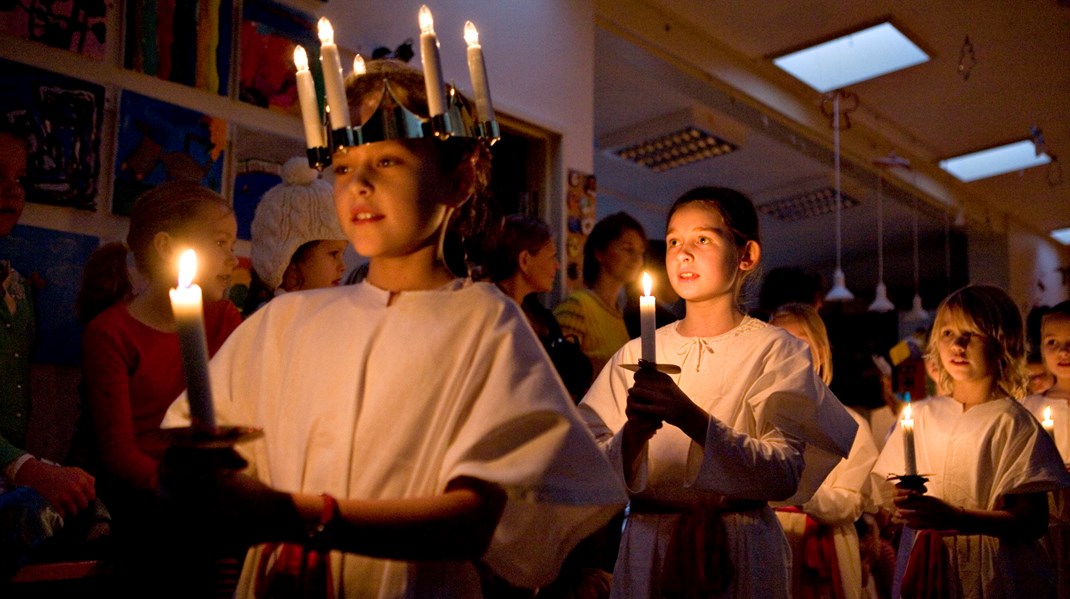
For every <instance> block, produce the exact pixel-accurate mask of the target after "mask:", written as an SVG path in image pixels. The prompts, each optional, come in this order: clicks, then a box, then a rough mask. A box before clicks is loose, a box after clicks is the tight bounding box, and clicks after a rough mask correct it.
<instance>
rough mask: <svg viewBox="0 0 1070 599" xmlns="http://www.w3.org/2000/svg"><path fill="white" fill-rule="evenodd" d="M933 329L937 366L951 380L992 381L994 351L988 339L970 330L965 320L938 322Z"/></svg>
mask: <svg viewBox="0 0 1070 599" xmlns="http://www.w3.org/2000/svg"><path fill="white" fill-rule="evenodd" d="M941 320H942V321H941V322H940V323H939V325H940V326H939V328H938V329H937V330H936V332H935V334H936V335H937V350H938V351H939V353H940V363H941V365H942V366H943V367H944V370H946V371H947V373H948V374H949V375H950V376H951V379H952V380H954V381H982V380H984V379H986V378H989V379H991V378H995V374H996V363H995V360H994V358H993V354H994V353H995V348H994V347H993V341H992V339H990V338H989V337H988V336H986V335H984V334H982V333H980V332H978V331H976V330H974V329H973V328H972V327H970V326H969V325H968V324H967V323H966V322H965V319H963V318H961V317H958V318H955V317H950V318H944V319H941Z"/></svg>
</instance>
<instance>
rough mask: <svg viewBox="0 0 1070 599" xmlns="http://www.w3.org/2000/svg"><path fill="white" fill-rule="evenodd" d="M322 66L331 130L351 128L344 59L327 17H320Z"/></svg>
mask: <svg viewBox="0 0 1070 599" xmlns="http://www.w3.org/2000/svg"><path fill="white" fill-rule="evenodd" d="M319 37H320V64H321V65H323V85H324V87H325V88H327V106H328V107H329V108H330V111H329V112H330V116H331V130H332V131H333V130H335V129H344V128H345V127H348V126H349V102H347V101H346V85H345V80H344V79H343V78H342V59H341V58H340V57H339V56H338V46H336V45H335V44H334V28H332V27H331V22H330V21H328V20H327V17H320V20H319Z"/></svg>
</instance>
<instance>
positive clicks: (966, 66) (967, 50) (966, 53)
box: [959, 35, 977, 81]
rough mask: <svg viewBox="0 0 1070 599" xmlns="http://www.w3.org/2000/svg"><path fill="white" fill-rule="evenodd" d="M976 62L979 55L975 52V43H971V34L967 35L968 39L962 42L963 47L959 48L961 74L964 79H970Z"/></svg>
mask: <svg viewBox="0 0 1070 599" xmlns="http://www.w3.org/2000/svg"><path fill="white" fill-rule="evenodd" d="M976 64H977V57H976V56H974V53H973V44H972V43H970V36H969V35H967V36H966V40H965V41H963V42H962V49H961V50H959V76H961V77H962V80H963V81H968V80H969V79H970V71H972V70H973V67H974V65H976Z"/></svg>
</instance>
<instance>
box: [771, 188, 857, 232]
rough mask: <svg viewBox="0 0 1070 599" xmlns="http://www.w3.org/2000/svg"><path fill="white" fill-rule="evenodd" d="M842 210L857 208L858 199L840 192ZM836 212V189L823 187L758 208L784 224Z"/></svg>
mask: <svg viewBox="0 0 1070 599" xmlns="http://www.w3.org/2000/svg"><path fill="white" fill-rule="evenodd" d="M840 202H841V204H840V207H841V209H842V210H846V209H848V208H851V207H852V206H857V205H859V204H860V203H861V202H859V201H858V198H855V197H854V196H852V195H849V194H847V193H845V192H843V191H842V190H841V191H840ZM834 210H836V188H834V187H821V188H819V189H814V190H811V191H806V192H803V193H796V194H794V195H790V196H788V197H785V198H780V199H778V200H774V201H772V202H769V203H767V204H762V205H760V206H758V212H761V213H762V214H768V215H769V216H772V217H774V218H776V219H778V220H782V221H784V222H789V223H793V222H797V221H800V220H805V219H808V218H813V217H815V216H821V215H822V214H828V213H830V212H833V211H834Z"/></svg>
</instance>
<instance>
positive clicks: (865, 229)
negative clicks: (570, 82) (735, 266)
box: [595, 0, 1070, 299]
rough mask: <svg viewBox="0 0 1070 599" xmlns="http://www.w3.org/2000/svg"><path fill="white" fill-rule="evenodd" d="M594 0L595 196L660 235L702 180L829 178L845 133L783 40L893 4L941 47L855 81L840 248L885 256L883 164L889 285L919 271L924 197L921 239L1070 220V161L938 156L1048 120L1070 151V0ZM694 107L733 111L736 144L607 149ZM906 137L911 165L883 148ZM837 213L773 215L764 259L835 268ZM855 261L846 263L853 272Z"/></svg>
mask: <svg viewBox="0 0 1070 599" xmlns="http://www.w3.org/2000/svg"><path fill="white" fill-rule="evenodd" d="M595 5H596V23H597V24H598V27H597V28H596V38H595V136H596V156H595V174H596V175H597V176H598V192H599V202H600V205H599V212H600V213H603V214H604V212H603V211H602V206H603V205H605V206H609V207H619V208H621V209H625V210H627V211H629V212H632V213H634V214H637V215H638V216H640V218H641V220H643V222H645V223H656V224H653V225H650V224H648V228H650V229H652V230H651V231H649V233H651V237H654V238H657V237H661V230H662V227H663V218H664V216H663V215H664V212H665V209H666V207H667V206H668V204H669V203H671V202H672V200H673V199H674V198H675V197H676V196H678V195H680V194H681V193H682V192H684V191H686V190H687V189H690V188H692V187H695V186H699V185H722V186H729V187H735V188H737V189H740V190H742V191H744V192H746V193H748V194H749V195H750V196H751V197H752V198H753V199H754V200H755V203H756V204H758V205H759V206H760V205H762V204H767V203H769V202H772V201H774V200H776V199H779V198H781V197H783V196H786V195H791V194H793V193H799V192H803V191H808V190H810V189H813V188H816V187H820V186H827V185H833V184H834V168H833V165H834V155H835V154H834V152H833V146H834V135H833V129H832V127H831V123H830V120H829V119H828V118H826V117H825V116H822V112H821V104H822V94H820V93H818V92H817V91H814V90H812V89H810V88H809V87H807V86H806V85H804V84H802V83H801V82H799V81H797V80H795V79H794V78H792V77H790V76H788V75H787V74H785V73H783V72H781V71H780V70H779V69H778V68H776V67H775V66H774V65H773V64H772V62H771V60H770V57H771V56H773V55H775V54H779V53H782V52H784V51H786V50H789V49H796V48H798V47H800V46H802V45H806V44H808V43H809V42H813V41H818V40H823V39H828V38H830V37H832V36H833V35H834V34H837V33H842V32H844V31H848V30H851V29H855V28H857V27H858V26H860V25H866V24H873V23H875V22H878V21H879V20H883V19H886V18H889V17H890V18H891V20H892V21H893V23H895V24H896V25H897V26H898V27H899V28H900V29H901V30H903V31H905V32H906V33H907V34H908V35H909V36H910V37H911V38H912V39H913V40H914V41H915V42H916V43H918V44H919V45H920V46H921V47H922V48H923V49H924V50H926V51H927V52H928V53H929V54H930V56H931V60H930V61H929V62H927V63H925V64H922V65H919V66H915V67H911V68H909V69H906V70H903V71H900V72H898V73H893V74H890V75H886V76H883V77H880V78H877V79H873V80H870V81H865V82H862V83H858V84H855V85H852V86H849V87H848V88H847V89H846V90H845V91H846V92H850V93H853V94H857V96H858V99H859V102H858V107H857V109H855V110H854V111H851V112H849V113H848V114H847V117H848V118H849V119H850V120H851V127H850V128H849V129H848V128H843V125H841V133H840V140H841V146H842V149H841V177H842V183H841V188H842V190H843V192H844V193H847V194H849V195H852V196H854V197H856V198H857V199H858V200H859V201H860V203H859V204H858V205H857V206H853V207H851V208H848V209H844V210H843V211H842V212H841V217H842V222H843V228H842V244H843V256H844V258H843V260H844V262H845V263H846V262H851V263H852V264H853V265H854V270H856V271H857V270H860V269H862V270H865V271H867V272H870V271H875V266H874V264H875V259H874V258H873V254H874V252H875V251H876V246H877V243H876V235H877V194H876V187H877V180H878V172H880V173H883V174H884V177H885V179H884V183H883V184H882V189H883V194H882V195H883V198H884V201H883V208H884V219H883V223H884V226H885V232H884V235H885V243H884V247H885V253H886V266H885V268H886V274H885V279H886V280H887V281H888V283H889V287H890V288H891V287H893V286H894V285H895V284H896V283H897V282H898V283H901V284H903V285H909V286H911V287H912V286H913V281H912V268H911V265H912V235H911V233H912V224H913V222H914V220H913V215H914V214H915V211H914V206H915V205H917V206H918V207H919V210H918V212H917V213H918V214H919V215H920V216H919V218H918V226H919V230H920V237H921V240H922V241H921V245H922V248H923V250H922V252H923V254H925V253H926V252H929V253H930V254H931V253H932V252H933V251H935V248H941V250H942V248H944V247H945V239H946V235H947V232H948V231H952V232H953V231H958V230H963V229H965V228H968V229H969V232H970V239H971V241H973V242H974V243H979V242H978V241H977V240H979V239H983V238H985V235H984V234H992V235H999V234H1001V233H1003V232H1005V231H1006V230H1007V229H1008V227H1010V226H1013V227H1016V228H1024V229H1027V230H1031V231H1033V232H1035V233H1037V234H1046V233H1047V232H1048V231H1050V230H1052V229H1055V228H1059V227H1067V226H1070V180H1066V177H1067V176H1070V172H1068V173H1066V176H1064V177H1063V182H1062V183H1061V184H1054V185H1053V184H1052V182H1051V181H1049V179H1050V178H1055V177H1056V176H1057V175H1058V173H1057V172H1056V171H1055V170H1054V169H1049V168H1045V167H1039V168H1034V169H1028V170H1026V171H1021V172H1014V173H1008V174H1005V175H1000V176H996V177H992V178H988V179H983V180H979V181H975V182H972V183H968V184H967V183H960V182H958V181H957V180H955V179H953V178H952V177H950V176H949V175H947V174H945V173H943V172H942V171H940V170H939V169H938V168H937V166H936V165H937V162H938V161H939V160H941V159H943V158H947V157H950V156H954V155H957V154H960V153H964V152H967V151H972V150H978V149H982V148H985V147H989V146H993V145H997V144H1000V143H1005V142H1009V141H1014V140H1018V139H1023V138H1026V137H1028V136H1029V131H1030V127H1031V126H1034V125H1036V126H1039V127H1040V128H1041V129H1042V130H1043V134H1044V138H1045V140H1046V142H1047V146H1048V150H1049V153H1050V154H1055V155H1059V154H1060V153H1062V154H1063V155H1065V156H1067V160H1068V161H1070V68H1067V65H1068V64H1070V5H1068V3H1067V2H1066V1H1065V0H1064V1H1062V2H1060V1H1057V0H1033V1H1030V2H1005V1H1003V0H977V1H974V2H968V3H966V2H938V3H934V2H929V1H917V0H895V1H890V0H874V1H869V2H848V1H830V0H809V1H799V0H767V1H765V2H716V1H712V0H618V1H614V0H597V1H596V3H595ZM966 36H969V40H970V42H971V44H972V46H973V50H974V55H975V57H976V64H975V66H973V68H972V70H971V71H970V73H969V77H968V78H964V77H962V76H961V75H960V74H959V71H958V65H959V62H960V55H961V52H962V49H963V45H964V41H965V39H966ZM696 107H698V108H700V109H701V110H702V111H704V112H707V113H709V114H710V115H712V118H713V119H714V122H718V121H725V122H727V123H729V124H730V125H729V127H728V129H729V130H732V131H733V135H735V136H736V137H739V138H741V139H739V140H738V141H737V140H730V141H735V142H736V143H738V144H739V146H740V149H739V150H738V151H736V152H732V153H730V154H726V155H723V156H720V157H716V158H712V159H708V160H703V161H699V162H695V163H692V164H690V165H686V166H683V167H679V168H675V169H671V170H667V171H663V172H660V173H655V172H653V171H650V170H649V169H646V168H645V167H642V166H639V165H636V164H634V163H631V162H628V161H625V160H623V159H621V158H619V157H617V156H615V155H614V154H612V153H611V152H609V151H607V150H609V149H611V148H609V147H607V146H608V142H605V140H607V139H609V138H614V137H617V136H619V134H620V133H621V132H622V131H624V132H627V131H630V130H635V129H636V128H637V127H636V125H637V124H639V123H643V122H645V121H649V120H651V119H654V120H657V119H658V118H659V117H663V116H664V115H667V114H670V113H674V112H676V111H678V110H681V109H688V108H696ZM738 130H742V131H738ZM597 140H603V141H601V142H599V141H597ZM614 143H615V142H614ZM892 152H894V153H895V154H896V155H897V156H900V157H905V158H907V159H908V160H909V162H910V166H909V167H906V168H904V167H902V166H893V167H881V166H878V165H875V164H874V162H873V161H874V160H875V159H879V158H885V157H888V156H889V155H890V153H892ZM1065 170H1068V171H1070V166H1067V168H1066V169H1065ZM960 212H961V214H960ZM964 217H965V218H964ZM835 222H836V220H835V213H834V212H832V213H829V214H825V215H823V216H816V217H812V218H808V219H805V220H802V221H798V222H793V223H787V222H781V221H779V220H777V219H774V218H772V217H769V216H766V215H762V221H761V225H762V228H763V230H762V235H763V239H764V242H765V255H764V256H763V261H764V262H765V264H766V268H767V269H768V268H771V267H776V266H789V265H796V266H802V267H804V268H808V269H812V270H818V271H824V270H828V272H822V274H824V275H825V276H826V277H828V276H830V274H831V268H830V265H832V264H834V263H835V260H836V241H835V237H836V235H835V231H836V228H835ZM975 232H977V234H976V235H975ZM922 262H923V263H924V262H933V263H936V262H938V263H939V268H938V269H937V270H939V271H940V272H941V273H943V272H944V270H945V260H944V255H943V251H941V252H940V256H939V259H928V258H923V259H922ZM845 270H848V269H847V267H846V266H845ZM923 276H924V275H923ZM851 277H852V272H851V270H848V284H849V286H851V282H852V281H851ZM855 278H856V279H858V278H859V277H857V276H856V277H855ZM861 279H862V280H859V281H857V285H858V286H864V287H867V288H869V289H872V285H874V283H875V280H876V279H875V274H869V275H868V276H865V277H861ZM906 279H909V282H908V281H907V280H906ZM869 293H870V294H871V293H872V291H870V292H869ZM893 299H894V298H893Z"/></svg>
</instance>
